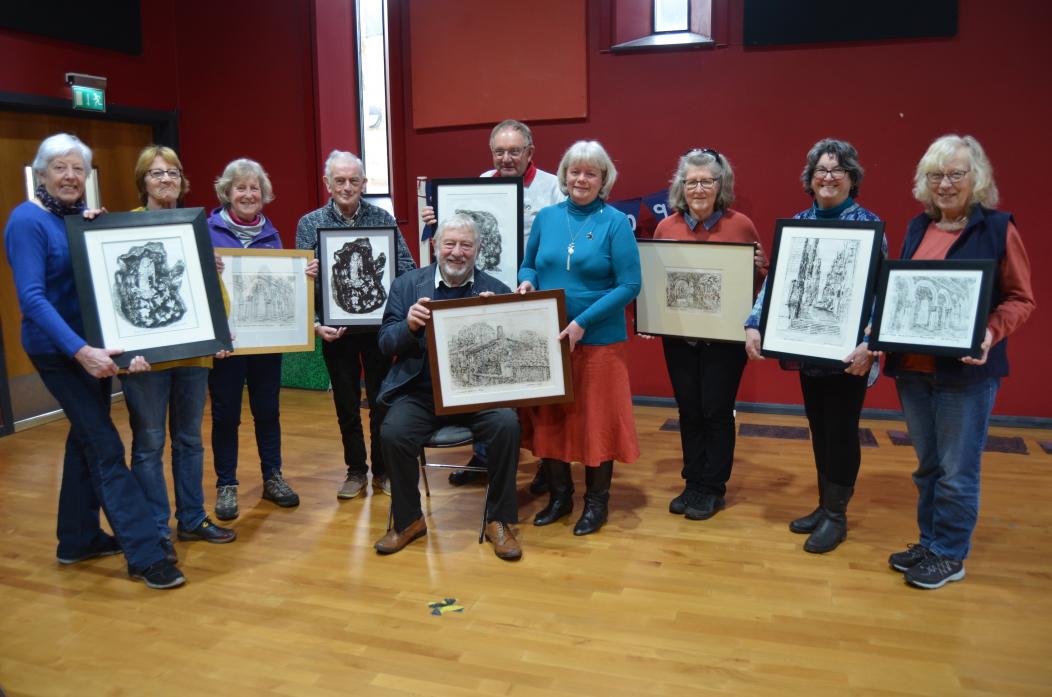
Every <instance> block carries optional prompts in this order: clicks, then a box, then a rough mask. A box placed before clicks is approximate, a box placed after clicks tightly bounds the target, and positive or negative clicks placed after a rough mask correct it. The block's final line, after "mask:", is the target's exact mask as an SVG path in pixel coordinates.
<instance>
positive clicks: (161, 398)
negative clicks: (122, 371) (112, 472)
mask: <svg viewBox="0 0 1052 697" xmlns="http://www.w3.org/2000/svg"><path fill="white" fill-rule="evenodd" d="M121 385H122V386H123V388H124V401H125V402H127V404H128V421H129V422H130V423H131V429H132V454H131V470H132V474H134V475H135V478H136V479H138V480H139V484H140V485H141V486H142V489H143V491H144V492H145V493H146V501H147V502H148V503H149V504H150V510H151V511H152V512H153V518H154V521H155V522H156V523H157V528H158V530H160V532H161V535H162V536H164V537H169V536H171V533H172V531H171V528H169V527H168V519H169V517H170V516H171V513H172V511H171V508H170V507H169V505H168V487H167V486H166V485H165V483H164V435H165V433H164V432H165V421H166V417H167V421H168V424H167V427H168V429H169V430H170V431H171V435H172V482H173V483H174V484H175V518H176V520H178V521H179V526H180V527H182V528H183V530H193V529H195V528H196V527H197V526H199V525H200V524H201V523H202V522H203V521H204V519H205V495H204V490H203V489H202V486H201V477H202V476H203V472H202V469H203V467H204V461H205V450H204V447H203V446H202V445H201V416H202V415H203V414H204V409H205V392H206V391H207V386H208V368H198V367H189V366H183V367H178V368H169V369H168V370H159V371H156V372H148V373H134V374H131V373H130V374H128V375H122V376H121ZM169 406H170V407H171V411H170V412H169Z"/></svg>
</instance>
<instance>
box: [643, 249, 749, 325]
mask: <svg viewBox="0 0 1052 697" xmlns="http://www.w3.org/2000/svg"><path fill="white" fill-rule="evenodd" d="M638 242H639V262H640V266H641V268H642V277H643V284H642V288H641V289H640V291H639V296H638V297H637V298H636V312H635V315H636V332H638V333H640V334H653V335H655V336H676V337H682V338H686V339H703V340H705V341H730V342H737V343H744V341H745V331H744V330H743V329H742V326H743V325H744V323H745V318H746V317H748V316H749V311H750V310H752V304H753V288H754V281H755V278H756V276H755V274H756V267H755V262H754V254H755V251H756V248H755V246H754V245H752V244H749V243H743V242H696V241H692V240H683V241H681V240H638Z"/></svg>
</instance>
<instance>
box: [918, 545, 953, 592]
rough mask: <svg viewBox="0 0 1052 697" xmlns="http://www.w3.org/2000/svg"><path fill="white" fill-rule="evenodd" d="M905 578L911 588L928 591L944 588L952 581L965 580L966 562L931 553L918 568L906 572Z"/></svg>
mask: <svg viewBox="0 0 1052 697" xmlns="http://www.w3.org/2000/svg"><path fill="white" fill-rule="evenodd" d="M905 577H906V583H908V584H910V585H911V586H917V587H918V588H926V589H928V590H934V589H936V588H942V587H943V586H945V585H946V584H947V583H949V582H950V581H960V580H961V579H962V578H964V562H961V561H955V560H953V559H947V558H946V557H940V556H939V555H937V554H934V553H931V552H929V553H928V555H927V556H926V557H924V559H923V560H921V561H920V562H919V563H918V564H917V565H916V566H913V567H912V568H910V569H907V570H906V573H905Z"/></svg>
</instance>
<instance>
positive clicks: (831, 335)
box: [760, 219, 884, 366]
mask: <svg viewBox="0 0 1052 697" xmlns="http://www.w3.org/2000/svg"><path fill="white" fill-rule="evenodd" d="M883 236H884V223H883V222H881V221H848V220H797V219H789V220H784V219H783V220H779V221H777V226H776V229H775V233H774V249H773V253H772V255H771V266H770V270H769V271H768V274H767V292H766V294H765V295H764V301H763V313H762V314H761V316H760V333H761V335H762V337H763V343H762V351H763V354H764V355H765V356H774V357H776V358H785V359H790V360H799V361H807V362H809V363H818V364H823V365H829V366H843V365H844V363H843V359H844V358H845V357H846V356H848V355H849V354H850V353H851V352H852V351H854V350H855V347H856V346H858V344H859V342H860V341H862V334H863V330H864V329H865V326H866V324H867V323H868V322H869V320H870V314H871V312H872V309H873V308H872V302H871V299H872V297H873V287H874V284H875V282H876V276H877V268H878V265H879V264H880V260H881V253H880V248H881V240H882V239H883Z"/></svg>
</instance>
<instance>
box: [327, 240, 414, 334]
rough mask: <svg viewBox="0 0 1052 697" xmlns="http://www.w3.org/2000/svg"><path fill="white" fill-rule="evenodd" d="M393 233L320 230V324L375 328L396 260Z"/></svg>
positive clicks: (396, 254)
mask: <svg viewBox="0 0 1052 697" xmlns="http://www.w3.org/2000/svg"><path fill="white" fill-rule="evenodd" d="M396 234H397V230H396V228H394V227H369V228H366V227H354V228H321V229H319V230H318V257H319V258H320V259H321V268H320V269H319V270H318V274H319V277H320V279H321V294H322V298H321V323H322V324H324V325H325V326H327V327H346V326H375V327H379V326H380V322H381V320H383V317H384V308H386V307H387V298H388V295H389V294H390V292H391V283H393V282H394V277H395V272H396V266H395V264H396V263H397V259H398V250H397V247H396V246H395V245H396V244H397V243H396V241H395V240H396V237H395V235H396Z"/></svg>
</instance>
